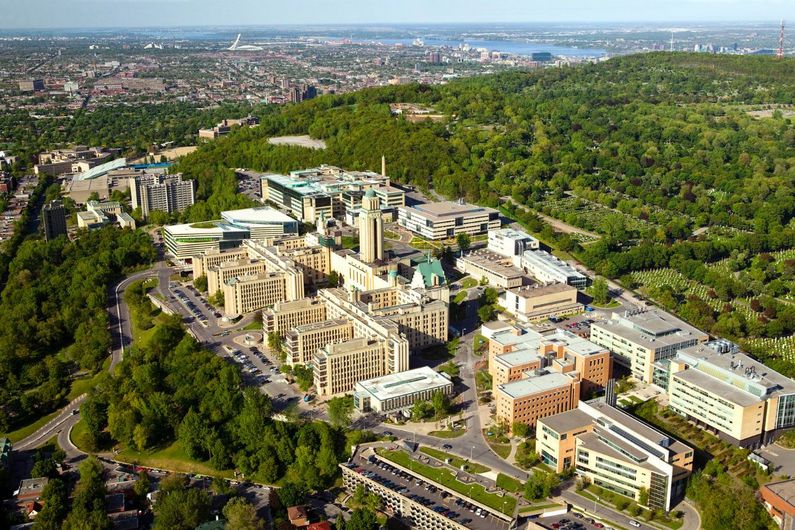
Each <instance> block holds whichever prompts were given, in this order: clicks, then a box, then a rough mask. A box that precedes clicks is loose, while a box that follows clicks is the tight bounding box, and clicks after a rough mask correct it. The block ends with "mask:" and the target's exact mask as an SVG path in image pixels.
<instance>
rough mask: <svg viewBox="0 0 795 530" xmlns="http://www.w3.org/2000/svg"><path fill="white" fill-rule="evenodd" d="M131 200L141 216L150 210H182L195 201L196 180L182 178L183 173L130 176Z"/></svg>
mask: <svg viewBox="0 0 795 530" xmlns="http://www.w3.org/2000/svg"><path fill="white" fill-rule="evenodd" d="M129 187H130V200H131V202H132V207H133V209H136V208H139V209H140V210H141V216H143V217H144V218H147V217H149V213H150V212H154V211H159V212H166V213H173V212H181V211H182V210H184V209H185V208H187V207H188V206H191V205H192V204H193V203H194V199H195V197H194V181H193V180H182V175H181V174H176V175H152V174H145V175H140V176H135V177H131V178H130V182H129Z"/></svg>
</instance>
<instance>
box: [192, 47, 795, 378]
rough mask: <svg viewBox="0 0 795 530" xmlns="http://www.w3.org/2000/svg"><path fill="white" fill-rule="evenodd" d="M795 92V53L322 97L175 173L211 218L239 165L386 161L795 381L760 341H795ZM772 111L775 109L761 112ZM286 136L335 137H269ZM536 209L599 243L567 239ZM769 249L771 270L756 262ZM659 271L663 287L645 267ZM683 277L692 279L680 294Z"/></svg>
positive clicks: (265, 120) (206, 151)
mask: <svg viewBox="0 0 795 530" xmlns="http://www.w3.org/2000/svg"><path fill="white" fill-rule="evenodd" d="M400 101H403V102H414V103H419V104H424V105H428V106H431V107H433V108H434V109H436V111H438V112H441V113H444V114H445V115H446V116H447V117H448V119H447V120H446V121H443V122H431V121H428V122H421V123H413V122H410V121H408V120H405V119H404V118H402V117H400V116H393V115H392V114H391V112H390V109H389V105H388V103H391V102H400ZM794 101H795V61H775V60H774V59H772V58H765V57H748V56H745V57H741V56H736V57H734V56H709V55H696V54H670V53H652V54H644V55H635V56H629V57H620V58H615V59H611V60H610V61H607V62H605V63H600V64H596V65H585V66H581V67H577V68H557V69H546V70H541V71H531V72H511V73H504V74H498V75H493V76H483V77H476V78H469V79H463V80H458V81H455V82H451V83H449V84H447V85H441V86H433V87H430V86H424V85H407V86H396V87H384V88H377V89H368V90H363V91H360V92H356V93H353V94H345V95H337V96H324V97H321V98H317V99H315V100H311V101H308V102H304V103H302V104H301V105H295V106H287V107H284V108H283V109H280V112H272V113H270V114H268V115H265V116H263V117H262V123H261V125H260V126H259V127H257V128H254V129H247V130H241V131H238V132H236V133H234V134H232V135H230V136H229V137H226V138H222V139H220V140H218V141H216V142H212V143H210V144H207V145H204V146H202V147H201V148H200V149H199V150H198V151H197V152H196V153H194V154H192V155H190V156H188V157H185V158H184V159H182V160H181V161H180V163H179V164H178V167H177V168H176V169H177V170H179V171H183V172H184V173H185V174H186V175H187V176H188V177H191V178H195V179H197V180H198V190H199V192H198V195H199V196H200V197H202V198H206V199H208V201H207V202H206V203H204V204H203V205H201V206H197V207H195V208H194V209H193V210H192V211H191V212H188V214H187V215H186V218H188V219H189V220H191V221H199V220H202V219H207V218H210V217H215V216H217V214H218V211H219V209H220V208H221V207H222V205H223V204H228V203H230V202H231V201H232V199H231V197H232V196H233V194H234V190H233V188H232V184H233V183H232V180H231V178H230V176H229V174H230V169H229V168H236V167H246V168H251V169H255V170H263V171H265V170H267V171H282V172H285V171H289V170H292V169H295V168H301V167H307V166H312V165H317V164H321V163H328V164H335V165H339V166H342V167H346V168H351V169H365V168H366V169H375V170H377V169H378V168H379V166H380V157H381V155H384V156H386V159H387V168H388V173H389V174H390V175H391V176H392V177H393V178H394V179H395V180H396V181H398V182H403V183H407V184H412V185H416V186H418V187H420V188H421V189H434V190H435V191H436V192H437V193H439V194H441V195H444V196H447V197H451V198H455V197H463V198H466V199H467V200H469V201H473V202H478V203H482V204H486V205H490V206H501V207H502V209H503V213H505V214H506V215H508V216H510V217H512V218H514V219H518V220H520V221H521V222H522V223H523V224H524V225H525V226H527V227H528V228H529V229H531V230H532V231H535V232H536V233H540V234H542V235H544V236H545V237H543V240H544V242H546V243H548V244H550V245H552V246H553V247H554V248H557V249H559V250H563V251H566V252H569V253H570V254H572V255H574V256H575V257H576V258H577V259H579V260H580V261H582V262H583V263H585V264H586V265H588V266H589V267H590V268H591V269H593V270H594V271H596V272H597V273H599V274H601V275H603V276H606V277H609V278H614V279H620V280H621V282H622V283H623V284H624V285H625V286H626V287H633V288H635V287H641V288H643V290H644V293H645V294H647V295H648V296H650V297H652V298H653V299H655V300H656V301H658V302H660V303H661V304H662V305H664V306H666V307H668V308H669V309H671V310H674V311H677V312H679V313H680V314H683V315H684V316H685V317H686V318H688V320H691V321H692V322H694V323H696V324H697V325H700V326H702V327H703V328H704V329H706V330H708V331H711V332H714V333H716V334H720V335H722V336H726V337H728V338H732V339H736V340H740V341H745V342H743V345H744V346H745V347H746V348H747V349H749V350H750V351H752V352H753V353H755V354H757V355H760V356H766V355H767V356H771V357H776V359H771V361H775V362H778V363H779V365H780V366H778V367H779V368H780V369H782V370H783V371H785V372H787V373H790V374H795V365H793V364H792V362H791V360H788V361H781V359H779V358H778V357H779V356H780V355H782V353H783V354H786V350H787V349H789V348H790V347H791V346H795V345H792V344H791V343H788V342H783V343H781V344H780V345H779V346H777V347H775V348H771V347H769V346H768V345H767V343H764V342H759V341H760V340H768V339H769V340H778V339H783V338H786V337H788V336H791V335H792V334H793V333H795V305H793V303H792V302H793V300H795V276H793V273H795V261H793V260H792V259H788V257H787V256H783V257H782V256H778V257H777V255H774V254H775V253H782V252H786V251H787V250H788V249H792V248H793V247H795V226H793V222H792V219H793V215H795V127H793V120H792V119H791V118H787V117H785V116H784V114H783V113H782V112H781V111H780V110H778V106H780V105H784V106H786V105H792V103H793V102H794ZM759 108H769V109H770V113H769V114H770V115H769V116H768V117H764V118H759V117H757V116H754V115H752V114H750V113H749V111H750V110H751V109H759ZM282 134H311V135H312V136H314V137H318V138H323V139H324V140H325V141H326V143H327V146H328V147H327V149H325V150H309V149H303V148H300V147H290V146H275V145H271V144H269V143H268V141H267V139H268V137H270V136H274V135H282ZM517 205H518V206H517ZM537 213H545V214H547V215H551V216H553V217H557V218H559V219H561V220H564V221H566V222H568V223H570V224H573V225H575V226H577V227H580V228H584V229H587V230H590V231H594V232H596V233H597V234H598V236H599V237H598V238H596V239H593V238H591V239H590V240H586V239H587V238H586V239H584V238H576V237H573V236H570V235H568V234H560V233H555V232H554V231H552V230H550V229H549V227H545V224H544V223H543V222H541V221H540V220H539V218H538V215H537ZM757 253H765V254H767V255H768V257H767V258H764V260H765V263H764V264H760V263H758V262H755V263H752V259H753V258H754V256H755V255H756V254H757ZM779 257H780V259H779ZM726 263H729V264H730V266H731V267H730V268H728V269H727V267H725V266H724V265H725V264H726ZM762 265H764V266H762ZM650 269H653V270H659V271H660V272H659V274H658V278H661V279H662V280H663V281H661V282H657V284H653V283H652V282H651V281H650V278H649V277H647V278H646V279H647V280H649V281H648V282H644V281H641V280H643V278H642V277H641V276H639V275H637V274H635V273H639V272H641V271H647V270H650ZM670 273H676V274H679V275H681V277H682V278H683V280H682V281H683V282H687V285H684V284H683V285H682V288H681V289H679V290H676V289H673V288H672V287H671V286H670V285H668V286H667V287H666V285H665V281H664V279H665V278H666V277H667V276H669V275H670ZM660 283H662V285H660ZM680 283H681V282H680ZM685 287H687V288H685Z"/></svg>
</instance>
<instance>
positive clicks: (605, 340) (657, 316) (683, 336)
mask: <svg viewBox="0 0 795 530" xmlns="http://www.w3.org/2000/svg"><path fill="white" fill-rule="evenodd" d="M708 339H709V335H707V334H706V333H704V332H703V331H700V330H698V329H696V328H694V327H693V326H691V325H690V324H687V323H685V322H683V321H682V320H681V319H679V318H676V317H675V316H673V315H671V314H669V313H666V312H664V311H662V310H660V309H647V310H638V311H625V312H622V313H617V312H614V313H613V315H612V317H611V318H610V320H608V321H607V322H596V323H594V324H592V325H591V340H592V341H593V342H595V343H596V344H599V345H600V346H604V347H605V348H607V349H609V350H610V351H611V352H613V354H614V356H615V357H614V358H615V360H616V362H618V363H619V364H622V365H624V366H626V367H627V368H629V369H630V371H631V373H632V376H633V377H635V378H637V379H639V380H641V381H643V382H644V383H653V382H654V364H655V363H657V362H659V361H662V360H665V359H671V358H672V357H674V356H675V355H676V352H677V351H679V350H680V349H682V348H688V347H690V346H695V345H696V344H699V343H702V342H706V341H707V340H708Z"/></svg>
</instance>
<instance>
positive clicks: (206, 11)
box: [0, 0, 795, 29]
mask: <svg viewBox="0 0 795 530" xmlns="http://www.w3.org/2000/svg"><path fill="white" fill-rule="evenodd" d="M0 13H2V15H0V17H2V19H3V21H2V24H1V25H0V28H2V29H15V28H69V27H73V28H74V27H77V28H88V27H148V26H204V25H213V26H245V25H279V24H313V25H316V24H368V23H424V24H432V23H457V22H474V23H489V22H751V21H754V22H757V21H777V20H779V19H781V18H784V19H790V20H793V22H795V0H488V1H483V0H286V1H285V0H0Z"/></svg>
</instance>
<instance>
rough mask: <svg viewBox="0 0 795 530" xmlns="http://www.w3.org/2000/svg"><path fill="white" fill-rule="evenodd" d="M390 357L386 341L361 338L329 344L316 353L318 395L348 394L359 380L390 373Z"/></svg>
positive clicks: (314, 363)
mask: <svg viewBox="0 0 795 530" xmlns="http://www.w3.org/2000/svg"><path fill="white" fill-rule="evenodd" d="M387 356H388V347H387V344H386V341H384V340H382V339H376V338H367V337H359V338H355V339H350V340H347V341H345V342H336V343H330V344H326V345H325V346H324V347H322V348H320V349H319V350H317V351H316V352H315V355H314V360H313V362H312V366H313V369H314V379H315V389H316V390H317V393H318V395H319V396H335V395H338V394H344V393H346V392H350V391H352V390H353V388H354V386H355V385H356V383H357V382H359V381H362V380H365V379H371V378H373V377H380V376H382V375H385V374H387V373H389V372H388V371H387Z"/></svg>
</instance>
